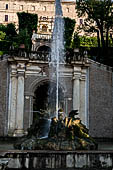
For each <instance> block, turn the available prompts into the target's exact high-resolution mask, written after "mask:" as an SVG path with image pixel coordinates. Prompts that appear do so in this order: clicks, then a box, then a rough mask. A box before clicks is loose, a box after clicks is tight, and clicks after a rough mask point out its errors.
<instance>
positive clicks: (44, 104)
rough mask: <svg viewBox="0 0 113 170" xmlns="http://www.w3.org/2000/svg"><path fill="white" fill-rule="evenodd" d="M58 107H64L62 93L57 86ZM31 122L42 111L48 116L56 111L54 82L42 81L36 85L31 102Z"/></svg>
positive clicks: (53, 114)
mask: <svg viewBox="0 0 113 170" xmlns="http://www.w3.org/2000/svg"><path fill="white" fill-rule="evenodd" d="M59 108H62V109H64V95H63V92H62V89H61V88H59ZM33 111H34V112H33V113H34V114H33V122H34V121H35V119H37V116H38V115H39V113H40V112H42V111H44V113H45V114H49V116H50V117H54V116H55V111H56V84H55V83H53V82H44V83H43V84H42V85H40V86H38V87H37V89H36V91H35V93H34V102H33Z"/></svg>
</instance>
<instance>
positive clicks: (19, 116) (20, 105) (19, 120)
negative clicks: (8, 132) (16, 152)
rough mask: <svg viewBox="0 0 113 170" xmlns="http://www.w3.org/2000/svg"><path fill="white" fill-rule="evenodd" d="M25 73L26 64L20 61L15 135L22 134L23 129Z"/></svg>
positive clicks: (18, 66)
mask: <svg viewBox="0 0 113 170" xmlns="http://www.w3.org/2000/svg"><path fill="white" fill-rule="evenodd" d="M24 73H25V64H24V63H19V64H18V65H17V77H18V79H17V107H16V130H15V133H14V136H22V135H23V134H24V130H23V124H24V122H23V117H24Z"/></svg>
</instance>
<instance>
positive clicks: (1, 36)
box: [0, 31, 6, 41]
mask: <svg viewBox="0 0 113 170" xmlns="http://www.w3.org/2000/svg"><path fill="white" fill-rule="evenodd" d="M5 36H6V33H5V32H3V31H0V41H1V40H4V39H5Z"/></svg>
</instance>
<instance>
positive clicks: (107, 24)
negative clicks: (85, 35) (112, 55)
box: [76, 0, 113, 48]
mask: <svg viewBox="0 0 113 170" xmlns="http://www.w3.org/2000/svg"><path fill="white" fill-rule="evenodd" d="M76 9H77V13H78V16H79V17H82V16H85V20H84V25H82V28H83V29H84V30H85V31H86V32H91V33H97V39H98V46H100V41H101V45H102V47H103V48H104V47H108V42H109V41H108V37H109V34H110V32H111V31H112V26H113V13H112V9H113V7H112V0H82V1H81V0H77V1H76Z"/></svg>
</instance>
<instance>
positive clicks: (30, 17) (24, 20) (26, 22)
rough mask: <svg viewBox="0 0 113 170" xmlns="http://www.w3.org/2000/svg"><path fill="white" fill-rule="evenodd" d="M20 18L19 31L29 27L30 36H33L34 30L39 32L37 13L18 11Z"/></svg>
mask: <svg viewBox="0 0 113 170" xmlns="http://www.w3.org/2000/svg"><path fill="white" fill-rule="evenodd" d="M17 15H18V19H19V31H22V30H23V29H27V32H28V34H29V35H30V37H31V36H32V33H33V30H35V32H37V22H38V16H37V14H30V13H25V12H21V13H19V12H18V13H17Z"/></svg>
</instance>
